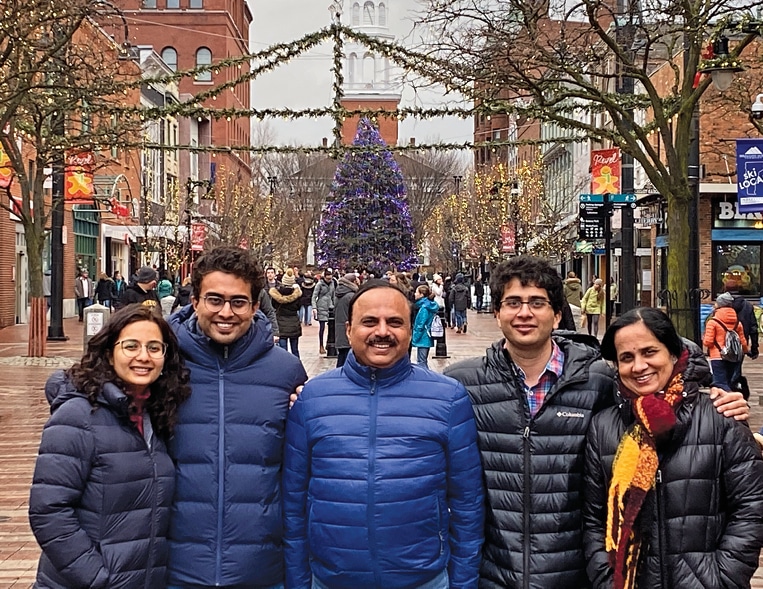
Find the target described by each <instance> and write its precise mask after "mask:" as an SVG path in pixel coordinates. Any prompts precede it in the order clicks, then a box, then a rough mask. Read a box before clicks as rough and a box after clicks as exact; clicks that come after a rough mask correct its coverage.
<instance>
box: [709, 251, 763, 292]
mask: <svg viewBox="0 0 763 589" xmlns="http://www.w3.org/2000/svg"><path fill="white" fill-rule="evenodd" d="M714 257H715V259H714V260H713V268H714V272H715V276H714V280H713V297H714V298H715V297H717V296H718V295H719V294H720V293H722V292H724V291H726V290H729V291H733V292H738V293H739V294H741V295H744V296H755V297H759V296H760V292H761V289H760V245H752V244H745V243H726V244H721V243H716V244H715V256H714Z"/></svg>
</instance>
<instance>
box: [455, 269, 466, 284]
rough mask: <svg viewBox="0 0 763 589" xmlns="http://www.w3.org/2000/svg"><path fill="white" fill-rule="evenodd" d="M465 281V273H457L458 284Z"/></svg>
mask: <svg viewBox="0 0 763 589" xmlns="http://www.w3.org/2000/svg"><path fill="white" fill-rule="evenodd" d="M463 281H464V275H463V274H461V272H459V273H458V274H456V284H461V283H462V282H463Z"/></svg>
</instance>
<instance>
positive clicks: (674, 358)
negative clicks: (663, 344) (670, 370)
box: [670, 356, 678, 364]
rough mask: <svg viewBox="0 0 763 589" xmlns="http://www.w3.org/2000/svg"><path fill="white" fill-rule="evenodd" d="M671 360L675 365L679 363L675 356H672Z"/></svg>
mask: <svg viewBox="0 0 763 589" xmlns="http://www.w3.org/2000/svg"><path fill="white" fill-rule="evenodd" d="M670 359H671V361H672V362H673V364H675V363H676V362H678V358H676V357H675V356H671V357H670Z"/></svg>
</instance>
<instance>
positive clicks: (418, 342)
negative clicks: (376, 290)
mask: <svg viewBox="0 0 763 589" xmlns="http://www.w3.org/2000/svg"><path fill="white" fill-rule="evenodd" d="M414 297H415V299H416V302H415V303H414V306H415V308H416V309H417V312H416V319H415V321H414V322H413V336H412V338H411V342H412V345H413V347H414V348H416V364H418V365H419V366H423V367H424V368H429V364H428V363H427V358H428V357H429V350H430V349H431V348H432V346H433V345H434V340H433V339H432V333H431V329H432V321H434V318H435V317H437V312H438V311H439V310H440V305H438V304H437V303H436V302H435V300H434V293H433V292H432V290H431V289H430V288H429V286H427V285H426V284H421V285H419V286H418V287H417V288H416V292H415V294H414ZM440 329H442V326H440ZM440 335H442V334H440Z"/></svg>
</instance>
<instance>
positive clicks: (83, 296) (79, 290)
mask: <svg viewBox="0 0 763 589" xmlns="http://www.w3.org/2000/svg"><path fill="white" fill-rule="evenodd" d="M94 296H95V289H94V288H93V281H92V280H90V277H89V275H88V271H87V270H85V269H84V268H82V269H81V270H80V272H79V276H77V279H76V280H75V281H74V297H75V298H76V299H77V314H78V315H79V320H80V322H82V321H83V320H84V319H83V318H84V315H85V307H89V306H90V305H92V304H93V297H94Z"/></svg>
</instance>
